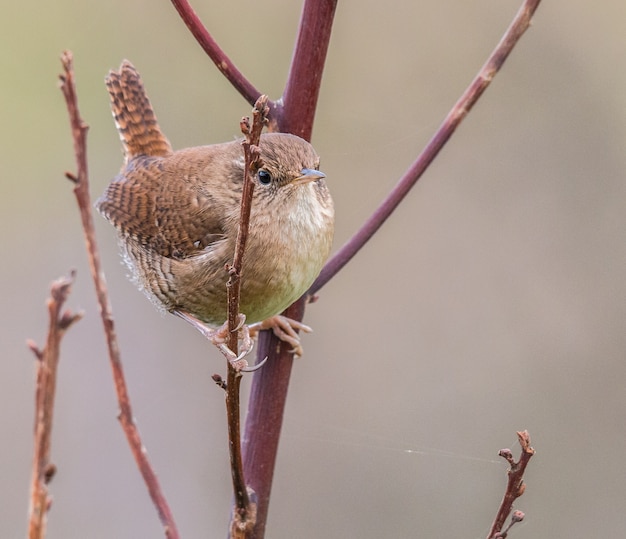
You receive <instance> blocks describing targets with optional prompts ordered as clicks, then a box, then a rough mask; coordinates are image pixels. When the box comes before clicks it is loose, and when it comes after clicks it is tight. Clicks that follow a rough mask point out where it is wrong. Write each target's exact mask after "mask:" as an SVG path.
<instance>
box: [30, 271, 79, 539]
mask: <svg viewBox="0 0 626 539" xmlns="http://www.w3.org/2000/svg"><path fill="white" fill-rule="evenodd" d="M74 276H75V272H71V274H70V275H69V277H62V278H60V279H58V280H57V281H55V282H53V283H52V286H51V287H50V297H49V298H48V301H47V306H48V315H49V320H50V322H49V325H48V336H47V338H46V346H45V347H44V349H43V350H41V349H39V348H38V347H37V345H36V344H35V343H34V342H33V341H28V343H27V344H28V347H29V348H30V349H31V350H32V351H33V353H34V354H35V357H36V358H37V389H36V394H35V443H34V453H33V468H32V478H31V484H30V508H29V520H28V538H29V539H43V538H44V537H45V534H46V517H47V514H48V509H49V508H50V504H51V503H52V499H51V498H50V497H49V496H48V483H49V482H50V480H51V479H52V476H53V475H54V472H55V467H54V464H52V462H51V461H50V448H51V446H50V437H51V435H52V418H53V412H54V395H55V389H56V378H57V366H58V364H59V350H60V347H61V339H62V338H63V335H64V334H65V332H66V331H67V329H68V328H69V327H70V326H71V325H72V324H73V323H74V322H76V321H78V320H80V318H81V317H82V316H83V314H82V313H80V312H79V313H72V312H71V311H65V312H63V313H61V309H62V308H63V304H64V303H65V301H66V300H67V297H68V295H69V293H70V290H71V286H72V283H73V282H74Z"/></svg>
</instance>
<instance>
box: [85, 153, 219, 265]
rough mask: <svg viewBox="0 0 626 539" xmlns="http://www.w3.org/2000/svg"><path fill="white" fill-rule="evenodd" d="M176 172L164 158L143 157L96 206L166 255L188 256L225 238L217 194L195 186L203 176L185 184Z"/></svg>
mask: <svg viewBox="0 0 626 539" xmlns="http://www.w3.org/2000/svg"><path fill="white" fill-rule="evenodd" d="M174 170H175V169H174ZM172 174H173V172H172V171H171V170H169V171H168V170H164V161H163V159H161V158H154V157H152V158H151V157H137V158H135V159H133V160H132V161H130V162H129V163H128V166H127V167H126V168H125V169H124V171H122V173H121V174H120V175H118V176H117V177H116V178H115V179H114V180H113V181H112V182H111V183H110V185H109V186H108V187H107V189H106V191H105V192H104V194H103V195H102V197H101V198H100V199H99V200H98V202H97V203H96V207H97V208H98V210H99V211H100V213H102V214H103V215H104V216H105V217H106V218H107V219H108V220H109V221H110V222H111V223H112V224H113V225H114V226H115V227H116V228H117V229H118V231H119V232H120V233H121V234H122V235H129V236H131V237H133V238H135V239H136V240H137V241H139V242H140V243H141V244H142V245H144V246H145V247H148V248H151V249H153V250H154V251H156V252H158V253H159V254H160V255H163V256H167V257H171V258H186V257H188V256H192V255H194V254H196V253H198V252H200V251H202V250H203V249H204V248H206V247H207V246H208V245H210V244H211V243H213V242H215V241H218V240H220V239H222V238H223V234H224V229H223V223H222V220H221V219H220V212H218V211H216V210H215V201H214V200H212V197H211V195H210V194H200V191H199V190H198V189H196V188H194V185H197V183H198V182H199V181H200V180H199V178H197V177H193V173H192V172H190V173H188V174H187V176H186V178H185V181H181V179H180V178H174V177H173V176H172ZM190 175H191V176H190Z"/></svg>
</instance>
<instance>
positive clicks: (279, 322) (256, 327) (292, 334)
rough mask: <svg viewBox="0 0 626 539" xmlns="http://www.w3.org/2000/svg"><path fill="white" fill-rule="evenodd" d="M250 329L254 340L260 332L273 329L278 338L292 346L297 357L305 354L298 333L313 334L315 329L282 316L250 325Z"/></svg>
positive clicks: (292, 350)
mask: <svg viewBox="0 0 626 539" xmlns="http://www.w3.org/2000/svg"><path fill="white" fill-rule="evenodd" d="M248 328H249V331H250V335H251V337H252V338H253V339H254V338H255V337H256V336H257V334H258V332H259V331H261V330H264V329H271V330H272V331H273V332H274V335H276V337H278V338H279V339H280V340H281V341H283V342H286V343H287V344H290V345H291V353H292V354H294V356H295V357H302V355H303V353H304V350H303V349H302V344H301V342H300V335H298V331H303V332H304V333H312V332H313V329H312V328H310V327H309V326H307V325H306V324H303V323H302V322H298V321H297V320H294V319H292V318H288V317H286V316H282V315H276V316H272V317H270V318H268V319H267V320H263V321H262V322H256V323H255V324H250V325H249V326H248Z"/></svg>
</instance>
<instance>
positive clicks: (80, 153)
mask: <svg viewBox="0 0 626 539" xmlns="http://www.w3.org/2000/svg"><path fill="white" fill-rule="evenodd" d="M61 61H62V63H63V74H62V75H61V76H60V79H61V91H62V92H63V96H64V97H65V101H66V104H67V110H68V113H69V117H70V125H71V128H72V136H73V139H74V153H75V156H76V166H77V174H76V175H73V174H70V173H68V174H67V176H68V178H70V179H71V180H72V181H73V182H74V184H75V187H74V195H75V196H76V201H77V203H78V208H79V211H80V216H81V220H82V226H83V231H84V234H85V242H86V245H87V254H88V258H89V267H90V269H91V276H92V278H93V281H94V285H95V289H96V295H97V298H98V304H99V306H100V314H101V317H102V323H103V325H104V333H105V336H106V341H107V347H108V350H109V360H110V362H111V369H112V371H113V380H114V383H115V390H116V392H117V399H118V403H119V407H120V413H119V420H120V423H121V425H122V429H123V430H124V434H125V435H126V439H127V440H128V444H129V446H130V449H131V452H132V453H133V457H134V458H135V462H136V463H137V467H138V468H139V471H140V472H141V475H142V476H143V479H144V481H145V483H146V486H147V488H148V492H149V494H150V497H151V498H152V502H153V503H154V505H155V507H156V509H157V512H158V515H159V518H160V520H161V523H162V524H163V528H164V530H165V536H166V537H167V538H168V539H178V537H179V535H178V531H177V529H176V525H175V523H174V518H173V516H172V513H171V510H170V508H169V506H168V504H167V501H166V500H165V497H164V496H163V493H162V491H161V487H160V485H159V481H158V479H157V477H156V474H155V472H154V470H153V469H152V465H151V464H150V462H149V460H148V456H147V452H146V449H145V447H144V446H143V443H142V442H141V437H140V435H139V430H138V429H137V426H136V425H135V422H134V419H133V413H132V409H131V404H130V397H129V395H128V389H127V387H126V380H125V378H124V371H123V368H122V362H121V357H120V350H119V345H118V342H117V335H116V333H115V327H114V322H113V314H112V310H111V304H110V302H109V296H108V292H107V287H106V283H105V280H104V274H103V272H102V267H101V263H100V254H99V251H98V247H97V245H96V235H95V229H94V225H93V218H92V213H91V209H92V204H91V200H90V197H89V178H88V169H87V125H86V124H85V122H84V121H83V120H82V118H81V116H80V112H79V110H78V98H77V96H76V85H75V82H74V68H73V65H72V53H71V52H69V51H66V52H64V53H63V56H62V58H61Z"/></svg>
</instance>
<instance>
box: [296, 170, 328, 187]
mask: <svg viewBox="0 0 626 539" xmlns="http://www.w3.org/2000/svg"><path fill="white" fill-rule="evenodd" d="M325 177H326V174H324V173H323V172H320V171H319V170H315V169H312V168H303V169H302V170H301V171H300V176H298V177H297V178H294V179H293V182H292V183H294V184H296V185H299V184H303V183H309V182H316V181H317V180H321V179H322V178H325Z"/></svg>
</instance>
